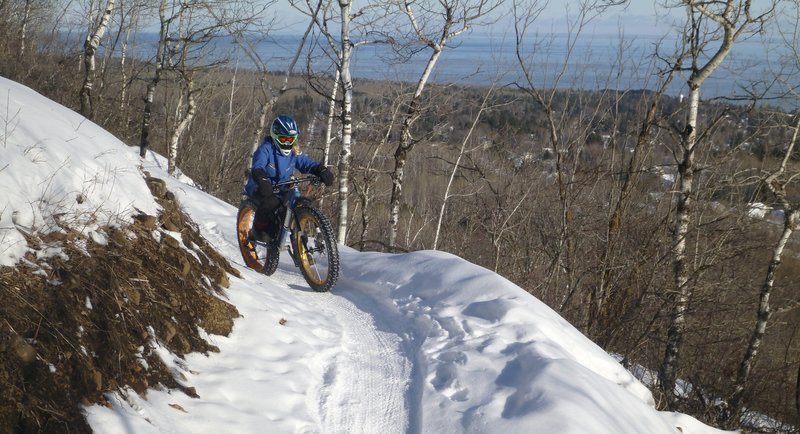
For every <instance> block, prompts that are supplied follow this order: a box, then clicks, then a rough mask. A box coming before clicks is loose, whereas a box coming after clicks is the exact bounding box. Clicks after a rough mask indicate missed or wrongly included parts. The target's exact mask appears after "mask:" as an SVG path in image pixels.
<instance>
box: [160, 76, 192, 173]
mask: <svg viewBox="0 0 800 434" xmlns="http://www.w3.org/2000/svg"><path fill="white" fill-rule="evenodd" d="M196 92H197V90H196V89H195V88H194V79H193V78H192V76H191V75H189V76H188V77H187V78H186V113H185V114H184V115H183V116H181V115H180V111H181V102H180V101H179V102H178V107H177V109H176V111H177V113H178V116H177V119H178V120H179V122H178V126H177V127H176V128H175V131H173V132H172V137H170V141H169V155H168V158H167V172H168V173H169V174H170V175H175V169H176V168H177V162H178V147H179V144H180V140H181V136H182V135H183V133H184V131H186V129H187V128H189V126H190V125H191V124H192V121H193V120H194V116H195V113H196V112H197V101H196V99H195V93H196ZM181 99H182V98H181Z"/></svg>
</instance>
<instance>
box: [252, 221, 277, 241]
mask: <svg viewBox="0 0 800 434" xmlns="http://www.w3.org/2000/svg"><path fill="white" fill-rule="evenodd" d="M269 232H270V230H269V225H268V224H266V223H255V224H253V229H252V230H251V231H250V236H249V238H250V239H251V240H253V241H259V242H262V243H270V242H272V237H271V236H270V234H269Z"/></svg>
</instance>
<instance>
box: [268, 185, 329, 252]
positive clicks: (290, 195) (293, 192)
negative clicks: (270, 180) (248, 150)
mask: <svg viewBox="0 0 800 434" xmlns="http://www.w3.org/2000/svg"><path fill="white" fill-rule="evenodd" d="M305 182H309V183H312V184H318V183H319V178H316V177H306V178H300V179H295V178H292V179H290V180H288V181H283V182H279V183H277V184H274V185H273V186H272V188H273V191H274V192H275V193H280V192H281V188H280V187H283V186H287V185H291V188H290V189H289V190H287V191H285V197H284V202H283V206H284V207H285V208H286V215H285V216H284V217H283V224H282V225H281V230H280V233H279V235H278V246H285V245H287V244H288V252H289V256H291V258H292V261H294V265H295V266H296V267H299V266H300V264H299V263H298V260H297V257H296V256H295V249H296V247H297V246H295V245H293V243H287V240H288V238H289V235H290V234H291V233H292V232H293V231H294V230H295V228H296V227H297V222H295V221H294V216H295V213H294V209H295V207H296V206H297V204H298V202H304V201H309V199H307V198H304V197H303V196H302V195H301V194H300V184H301V183H305Z"/></svg>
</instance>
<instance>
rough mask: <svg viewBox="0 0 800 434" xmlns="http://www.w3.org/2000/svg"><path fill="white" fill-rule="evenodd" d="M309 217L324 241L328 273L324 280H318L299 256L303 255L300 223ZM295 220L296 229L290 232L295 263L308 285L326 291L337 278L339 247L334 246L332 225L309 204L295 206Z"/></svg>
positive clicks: (319, 290)
mask: <svg viewBox="0 0 800 434" xmlns="http://www.w3.org/2000/svg"><path fill="white" fill-rule="evenodd" d="M307 218H311V219H313V220H314V221H315V223H316V226H317V227H318V228H319V229H320V232H321V236H322V240H323V241H324V243H325V255H326V256H327V258H328V275H327V276H326V278H325V280H323V281H320V280H319V279H317V276H316V273H315V271H314V270H313V269H312V267H311V265H310V264H309V262H308V261H307V260H304V258H302V257H301V255H305V254H306V253H305V247H304V246H303V244H302V240H301V239H300V237H301V234H302V231H301V227H300V225H301V223H302V222H303V221H304V219H307ZM295 219H296V220H295V221H296V222H297V225H298V228H297V229H298V230H296V231H294V233H293V234H292V244H293V247H294V249H293V250H294V253H295V255H297V258H296V259H297V264H298V267H299V268H300V272H302V273H303V277H304V278H305V279H306V282H308V286H310V287H311V289H313V290H314V291H317V292H328V291H330V290H331V289H333V287H334V286H336V280H337V279H338V278H339V248H338V247H337V246H336V237H334V236H333V226H332V225H331V222H330V220H328V218H327V217H326V216H325V215H324V214H322V212H320V211H319V210H318V209H316V208H314V207H311V206H299V207H297V208H295Z"/></svg>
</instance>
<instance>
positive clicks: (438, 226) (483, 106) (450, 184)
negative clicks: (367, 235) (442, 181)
mask: <svg viewBox="0 0 800 434" xmlns="http://www.w3.org/2000/svg"><path fill="white" fill-rule="evenodd" d="M493 91H494V85H492V86H491V87H490V88H489V90H488V91H486V94H485V95H484V97H483V101H481V106H480V107H479V108H478V112H477V113H476V114H475V118H474V119H473V121H472V125H471V126H470V128H469V131H467V135H466V136H465V137H464V140H462V141H461V148H460V149H459V151H458V156H457V157H456V161H455V162H454V163H453V170H452V171H451V172H450V178H449V179H448V180H447V187H446V188H445V190H444V197H442V205H441V206H440V207H439V217H438V219H437V220H436V231H435V232H434V235H433V246H431V249H433V250H436V249H437V248H438V247H439V234H440V233H441V230H442V221H443V220H444V213H445V210H446V208H447V201H448V199H450V198H451V197H452V196H451V193H450V190H451V189H452V188H453V180H454V179H455V177H456V173H457V172H458V169H459V168H460V166H461V160H462V159H463V158H464V157H465V155H466V154H468V153H469V152H471V151H472V150H475V149H477V148H478V147H480V145H479V146H477V147H475V148H472V149H467V144H468V143H469V142H470V139H471V138H472V133H473V132H474V131H475V127H476V126H477V125H478V122H480V121H481V116H482V115H483V113H484V112H485V111H486V110H489V109H490V107H488V106H487V104H488V101H489V98H490V97H491V95H492V92H493Z"/></svg>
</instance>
